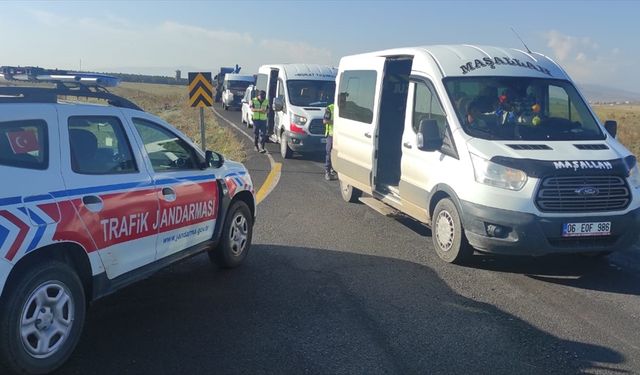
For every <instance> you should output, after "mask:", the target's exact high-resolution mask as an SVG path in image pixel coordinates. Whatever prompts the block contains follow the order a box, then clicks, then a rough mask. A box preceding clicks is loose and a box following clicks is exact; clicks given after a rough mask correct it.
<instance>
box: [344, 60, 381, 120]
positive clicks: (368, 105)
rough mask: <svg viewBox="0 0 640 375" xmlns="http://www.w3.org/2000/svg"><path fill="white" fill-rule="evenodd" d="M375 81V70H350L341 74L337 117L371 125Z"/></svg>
mask: <svg viewBox="0 0 640 375" xmlns="http://www.w3.org/2000/svg"><path fill="white" fill-rule="evenodd" d="M376 79H377V73H376V71H375V70H351V71H345V72H343V73H342V76H341V77H340V89H339V91H338V92H339V94H338V108H339V110H338V115H339V117H341V118H344V119H349V120H354V121H358V122H364V123H367V124H371V122H372V121H373V102H374V98H375V94H376Z"/></svg>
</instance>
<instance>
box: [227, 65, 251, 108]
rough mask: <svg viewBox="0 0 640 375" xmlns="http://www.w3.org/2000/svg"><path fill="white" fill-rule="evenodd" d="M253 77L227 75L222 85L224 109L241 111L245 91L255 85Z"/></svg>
mask: <svg viewBox="0 0 640 375" xmlns="http://www.w3.org/2000/svg"><path fill="white" fill-rule="evenodd" d="M253 81H254V78H253V76H248V75H242V74H225V76H224V82H223V84H222V108H224V109H225V110H228V109H229V108H236V109H240V107H242V98H243V97H244V93H245V90H246V89H247V87H249V86H250V85H253Z"/></svg>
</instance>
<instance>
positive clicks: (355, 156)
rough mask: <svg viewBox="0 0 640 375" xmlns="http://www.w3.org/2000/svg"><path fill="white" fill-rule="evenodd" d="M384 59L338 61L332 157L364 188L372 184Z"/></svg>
mask: <svg viewBox="0 0 640 375" xmlns="http://www.w3.org/2000/svg"><path fill="white" fill-rule="evenodd" d="M385 61H386V59H385V58H384V57H373V58H371V57H369V58H366V59H358V60H357V61H346V62H344V64H341V67H340V68H341V71H340V73H339V76H338V78H337V80H338V83H339V85H338V96H337V98H336V103H337V105H336V113H335V120H334V123H335V127H334V145H333V147H334V152H333V161H334V164H335V169H336V170H337V171H338V172H339V173H341V174H343V175H345V176H347V177H349V178H350V179H351V180H353V182H354V183H357V184H360V186H357V185H354V186H356V187H358V188H361V189H365V191H366V190H370V188H371V186H372V185H373V181H372V175H373V174H372V171H373V170H374V162H375V161H374V152H375V145H376V140H375V137H376V124H377V123H378V117H379V102H380V91H381V90H380V89H381V86H382V79H383V77H384V69H385ZM342 65H344V66H342Z"/></svg>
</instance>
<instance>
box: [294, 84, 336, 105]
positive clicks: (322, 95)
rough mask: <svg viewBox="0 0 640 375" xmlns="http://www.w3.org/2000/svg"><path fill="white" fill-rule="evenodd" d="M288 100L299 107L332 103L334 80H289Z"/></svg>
mask: <svg viewBox="0 0 640 375" xmlns="http://www.w3.org/2000/svg"><path fill="white" fill-rule="evenodd" d="M287 90H288V91H289V102H290V103H291V105H295V106H299V107H305V106H309V107H326V106H327V105H328V104H330V103H333V96H334V95H335V91H336V83H335V81H319V80H289V81H287Z"/></svg>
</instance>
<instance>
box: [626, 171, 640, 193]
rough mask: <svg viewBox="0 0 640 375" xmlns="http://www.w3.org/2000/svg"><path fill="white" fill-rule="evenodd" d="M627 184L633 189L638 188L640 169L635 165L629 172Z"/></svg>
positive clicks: (639, 184) (639, 185)
mask: <svg viewBox="0 0 640 375" xmlns="http://www.w3.org/2000/svg"><path fill="white" fill-rule="evenodd" d="M629 184H630V185H631V187H632V188H634V189H637V188H639V187H640V169H638V166H637V165H636V166H635V167H633V168H631V170H630V171H629Z"/></svg>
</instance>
